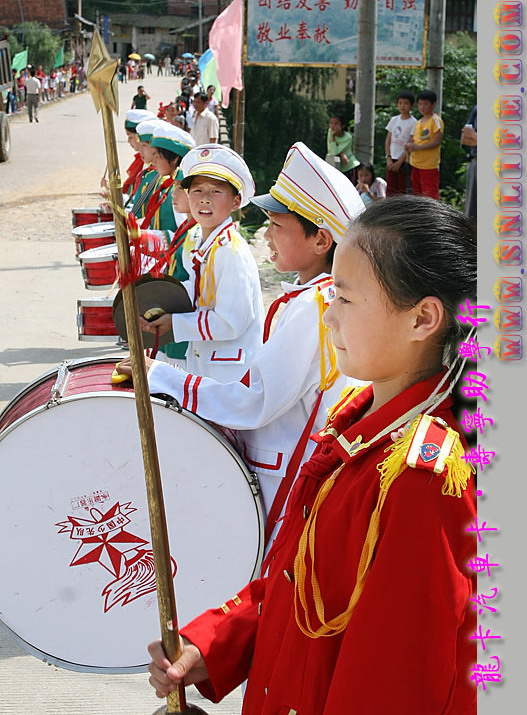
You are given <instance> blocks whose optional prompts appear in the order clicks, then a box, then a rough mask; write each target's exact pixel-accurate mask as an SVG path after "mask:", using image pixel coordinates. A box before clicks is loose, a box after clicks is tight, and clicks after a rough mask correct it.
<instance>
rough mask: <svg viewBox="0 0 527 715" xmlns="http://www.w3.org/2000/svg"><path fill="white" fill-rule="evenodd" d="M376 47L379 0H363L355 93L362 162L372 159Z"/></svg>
mask: <svg viewBox="0 0 527 715" xmlns="http://www.w3.org/2000/svg"><path fill="white" fill-rule="evenodd" d="M376 49H377V3H376V2H375V1H374V2H372V0H361V1H360V6H359V37H358V47H357V91H356V93H355V154H356V156H357V159H359V161H361V162H372V161H373V141H374V126H375V59H376Z"/></svg>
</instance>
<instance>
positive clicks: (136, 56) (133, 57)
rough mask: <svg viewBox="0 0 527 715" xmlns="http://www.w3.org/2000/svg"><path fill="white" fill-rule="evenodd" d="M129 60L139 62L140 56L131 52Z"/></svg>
mask: <svg viewBox="0 0 527 715" xmlns="http://www.w3.org/2000/svg"><path fill="white" fill-rule="evenodd" d="M128 59H129V60H140V59H141V55H138V54H137V52H132V54H131V55H128Z"/></svg>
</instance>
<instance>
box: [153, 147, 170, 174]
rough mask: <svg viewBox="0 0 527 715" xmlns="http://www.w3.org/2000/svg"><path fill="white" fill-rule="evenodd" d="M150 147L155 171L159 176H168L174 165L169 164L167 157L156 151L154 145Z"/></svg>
mask: <svg viewBox="0 0 527 715" xmlns="http://www.w3.org/2000/svg"><path fill="white" fill-rule="evenodd" d="M151 149H152V164H153V166H154V169H155V170H156V171H157V173H158V174H159V175H160V176H168V175H169V174H171V173H172V172H173V171H174V165H173V164H171V163H170V162H169V161H168V159H165V157H164V156H163V155H162V154H160V153H159V152H158V150H157V148H156V147H155V146H154V147H151Z"/></svg>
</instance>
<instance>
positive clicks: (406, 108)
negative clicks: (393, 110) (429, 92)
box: [397, 97, 412, 116]
mask: <svg viewBox="0 0 527 715" xmlns="http://www.w3.org/2000/svg"><path fill="white" fill-rule="evenodd" d="M397 109H398V110H399V113H400V114H403V115H404V116H406V115H407V114H410V110H411V109H412V103H411V102H410V100H409V99H404V98H403V97H400V98H399V99H398V100H397Z"/></svg>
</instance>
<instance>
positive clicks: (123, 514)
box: [56, 502, 148, 578]
mask: <svg viewBox="0 0 527 715" xmlns="http://www.w3.org/2000/svg"><path fill="white" fill-rule="evenodd" d="M133 511H136V510H135V509H134V508H133V507H130V503H128V504H123V505H121V504H120V503H119V502H117V503H116V504H114V506H113V507H111V509H109V510H108V511H106V512H104V513H102V512H101V511H99V510H98V509H91V510H90V516H91V517H92V519H80V518H78V517H74V516H69V517H68V520H67V521H62V522H60V523H58V524H56V526H59V527H61V531H60V532H59V533H64V532H69V533H70V538H71V539H75V540H80V541H81V544H80V546H79V548H78V549H77V553H76V554H75V556H74V557H73V560H72V561H71V563H70V566H79V565H81V564H89V563H99V564H101V566H104V568H105V569H107V570H108V571H110V573H112V574H113V575H114V576H116V577H117V578H119V577H120V576H121V575H122V573H123V572H124V570H125V568H126V559H125V556H124V554H126V553H127V552H128V551H133V550H137V549H140V548H141V547H143V546H145V545H146V544H147V543H148V542H147V541H145V540H144V539H142V538H141V537H139V536H135V535H134V534H131V533H130V532H129V531H126V530H125V529H124V527H125V526H126V525H127V524H129V522H130V519H128V516H127V515H128V514H130V513H131V512H133Z"/></svg>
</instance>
